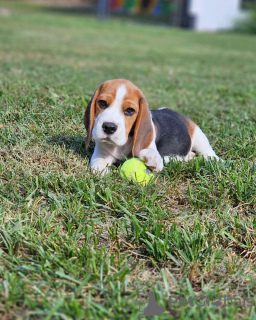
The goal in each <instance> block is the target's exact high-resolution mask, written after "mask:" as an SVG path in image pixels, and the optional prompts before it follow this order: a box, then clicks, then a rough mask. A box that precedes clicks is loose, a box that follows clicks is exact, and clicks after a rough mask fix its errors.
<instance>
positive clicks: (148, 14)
mask: <svg viewBox="0 0 256 320" xmlns="http://www.w3.org/2000/svg"><path fill="white" fill-rule="evenodd" d="M31 2H37V3H45V4H47V5H49V6H52V7H55V9H56V10H63V11H73V12H81V13H82V12H87V13H93V14H97V16H98V17H99V18H100V19H106V18H110V17H115V16H121V17H123V18H126V19H127V18H129V19H133V20H136V21H141V22H150V23H160V24H168V25H170V26H174V27H181V28H188V29H193V30H197V31H222V30H230V29H234V28H239V29H243V30H244V29H245V28H246V29H247V31H250V29H253V32H254V31H255V32H256V30H255V29H256V27H255V24H256V22H255V20H256V18H255V16H256V15H255V7H256V0H226V1H222V0H208V1H205V0H69V1H68V0H34V1H33V0H32V1H31ZM241 22H242V23H241ZM251 31H252V30H251Z"/></svg>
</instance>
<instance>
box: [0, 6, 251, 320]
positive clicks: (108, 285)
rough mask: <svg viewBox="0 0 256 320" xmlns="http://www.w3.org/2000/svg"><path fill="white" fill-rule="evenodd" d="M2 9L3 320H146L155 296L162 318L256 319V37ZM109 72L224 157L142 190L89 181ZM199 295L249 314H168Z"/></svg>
mask: <svg viewBox="0 0 256 320" xmlns="http://www.w3.org/2000/svg"><path fill="white" fill-rule="evenodd" d="M0 7H4V8H9V13H10V14H9V15H8V16H1V17H0V86H1V87H0V318H1V319H8V320H9V319H64V320H66V319H139V296H140V297H141V299H142V302H143V305H144V306H145V305H146V300H147V293H148V292H150V291H152V290H153V291H154V292H155V294H156V298H157V301H158V303H159V304H160V305H163V306H165V307H166V311H165V312H164V313H163V314H162V315H161V316H159V317H158V319H183V320H184V319H197V320H199V319H202V320H204V319H211V320H213V319H255V318H256V311H255V305H256V304H255V302H256V289H255V288H256V265H255V260H256V232H255V229H256V204H255V195H256V179H255V178H256V173H255V157H256V144H255V141H256V130H255V125H256V111H255V108H256V55H255V52H256V41H255V37H253V36H247V35H237V34H232V33H229V34H203V33H202V34H196V33H192V32H187V31H181V30H174V29H170V28H165V27H155V26H154V27H153V26H152V27H150V26H143V25H136V24H131V23H129V22H124V21H121V20H114V21H97V20H96V19H94V18H93V17H88V16H86V15H69V14H63V13H57V12H51V10H48V9H46V8H44V7H41V6H39V5H37V6H33V5H31V4H30V5H28V4H24V3H21V2H18V1H16V2H11V1H8V2H3V1H2V2H1V3H0ZM114 78H127V79H129V80H131V81H133V82H134V83H135V84H137V85H138V86H139V87H140V88H141V89H142V91H143V92H144V94H145V95H146V97H147V99H148V101H149V104H150V107H151V108H159V107H163V106H165V107H166V106H167V107H170V108H172V109H174V110H176V111H180V112H182V113H185V114H186V115H188V116H190V117H191V118H192V119H193V120H194V121H195V122H197V123H198V124H199V125H200V126H201V127H202V128H203V130H204V131H205V133H206V134H207V136H208V138H209V140H210V142H211V144H212V145H213V147H214V149H215V151H216V153H217V154H218V155H219V156H220V157H221V158H222V159H224V160H225V161H224V162H219V163H216V162H205V161H204V160H203V159H201V158H198V157H196V158H194V159H193V160H192V161H190V162H188V163H180V162H178V163H177V162H174V161H173V162H171V163H170V164H168V165H167V166H165V168H164V170H163V171H162V172H161V173H159V174H157V175H156V180H155V182H154V183H153V184H152V185H149V186H148V187H146V188H143V187H141V186H137V185H133V184H132V183H129V182H127V181H125V180H122V179H121V178H120V175H119V174H118V168H115V167H113V169H112V173H111V174H110V175H108V176H106V177H103V178H102V177H100V176H97V175H93V174H92V173H91V172H90V166H89V158H90V156H91V154H92V151H93V143H91V146H90V148H89V150H88V151H85V147H84V137H85V134H86V133H85V129H84V127H83V123H82V118H83V114H84V110H85V108H86V105H87V102H88V100H89V99H90V96H91V95H92V94H93V92H94V91H95V90H96V88H97V86H98V85H99V84H100V83H102V82H103V81H105V80H106V79H114ZM200 294H201V295H208V296H210V297H214V296H217V295H222V296H223V295H227V296H229V297H232V296H238V297H242V296H245V297H246V298H247V299H248V298H249V297H251V298H253V301H254V306H253V307H248V306H246V307H236V306H230V307H222V308H218V307H216V306H213V305H210V306H209V307H208V306H207V307H201V308H199V307H196V306H194V307H190V306H189V307H181V306H179V305H178V304H176V305H175V306H172V308H170V307H169V306H168V297H169V296H170V295H176V296H178V297H182V298H186V297H187V298H188V297H189V296H195V295H196V296H198V295H200ZM154 319H157V317H154Z"/></svg>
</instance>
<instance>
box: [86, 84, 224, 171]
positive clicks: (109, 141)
mask: <svg viewBox="0 0 256 320" xmlns="http://www.w3.org/2000/svg"><path fill="white" fill-rule="evenodd" d="M84 124H85V128H86V130H87V137H86V141H85V145H86V148H87V147H88V145H89V143H90V140H91V138H93V139H94V140H95V143H96V144H95V149H94V153H93V155H92V158H91V162H90V163H91V166H92V168H93V170H94V171H99V172H101V173H102V174H106V173H107V172H108V170H109V169H108V167H109V166H111V165H112V164H113V163H115V162H117V161H118V160H126V158H128V157H131V156H132V157H138V158H140V159H142V160H143V161H144V162H145V164H146V165H147V166H148V167H150V168H151V169H152V170H154V171H156V172H158V171H161V170H162V169H163V159H164V161H165V162H166V163H168V162H169V160H170V157H175V158H176V159H178V160H183V159H184V160H189V159H191V158H192V157H193V155H194V153H193V151H196V152H197V153H199V154H201V155H203V156H204V157H205V158H206V159H207V158H215V159H217V160H218V159H219V158H218V157H217V155H216V154H215V152H214V151H213V149H212V147H211V146H210V143H209V141H208V139H207V137H206V136H205V134H204V133H203V132H202V130H201V129H200V128H199V127H198V126H197V125H196V124H195V123H194V122H193V121H192V120H191V119H189V118H188V117H186V116H184V115H182V114H179V113H177V112H175V111H172V110H170V109H168V108H161V109H159V110H149V108H148V102H147V100H146V98H145V96H144V95H143V93H142V92H141V90H140V89H139V88H138V87H136V86H135V85H134V84H133V83H132V82H130V81H128V80H124V79H116V80H109V81H106V82H104V83H103V84H102V85H100V86H99V88H98V89H97V90H96V92H95V93H94V95H93V97H92V99H91V101H90V102H89V104H88V106H87V108H86V111H85V115H84Z"/></svg>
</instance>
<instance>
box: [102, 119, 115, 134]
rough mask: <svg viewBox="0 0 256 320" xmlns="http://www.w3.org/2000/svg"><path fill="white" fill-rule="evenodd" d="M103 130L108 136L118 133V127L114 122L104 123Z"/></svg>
mask: <svg viewBox="0 0 256 320" xmlns="http://www.w3.org/2000/svg"><path fill="white" fill-rule="evenodd" d="M102 129H103V131H104V132H105V133H106V134H112V133H114V132H116V129H117V125H116V124H114V123H113V122H104V123H103V125H102Z"/></svg>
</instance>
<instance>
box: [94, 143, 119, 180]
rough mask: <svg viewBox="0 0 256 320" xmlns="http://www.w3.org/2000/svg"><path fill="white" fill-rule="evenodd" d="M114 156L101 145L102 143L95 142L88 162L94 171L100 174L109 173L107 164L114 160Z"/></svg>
mask: <svg viewBox="0 0 256 320" xmlns="http://www.w3.org/2000/svg"><path fill="white" fill-rule="evenodd" d="M115 160H116V158H115V157H114V156H113V155H111V154H110V153H109V152H107V150H106V149H105V148H104V147H103V145H102V144H100V143H98V142H96V145H95V149H94V153H93V155H92V158H91V161H90V164H91V167H92V170H93V171H94V172H100V173H101V174H102V175H105V174H107V173H109V168H108V167H109V166H111V165H112V164H113V163H114V162H115Z"/></svg>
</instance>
